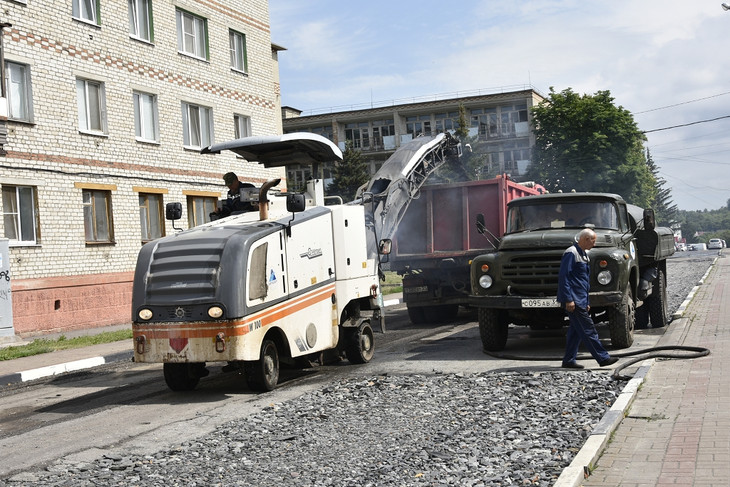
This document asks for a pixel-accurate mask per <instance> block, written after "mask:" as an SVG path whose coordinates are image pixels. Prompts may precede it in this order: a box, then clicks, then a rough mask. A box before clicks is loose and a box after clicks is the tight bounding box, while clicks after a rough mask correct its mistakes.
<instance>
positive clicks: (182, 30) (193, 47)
mask: <svg viewBox="0 0 730 487" xmlns="http://www.w3.org/2000/svg"><path fill="white" fill-rule="evenodd" d="M175 17H176V20H177V50H178V51H180V52H181V53H183V54H188V55H190V56H194V57H197V58H200V59H205V60H207V59H208V24H207V21H206V19H204V18H203V17H198V16H197V15H193V14H191V13H189V12H185V11H184V10H177V11H176V12H175Z"/></svg>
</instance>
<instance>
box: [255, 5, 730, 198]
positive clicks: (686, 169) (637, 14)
mask: <svg viewBox="0 0 730 487" xmlns="http://www.w3.org/2000/svg"><path fill="white" fill-rule="evenodd" d="M728 3H730V2H728ZM269 9H270V16H271V32H272V35H271V38H272V42H274V43H275V44H279V45H281V46H283V47H285V48H286V49H287V50H286V51H283V52H281V53H280V54H279V64H280V66H279V68H280V76H281V91H282V104H283V105H285V106H291V107H294V108H297V109H299V110H303V111H304V115H306V114H307V112H308V111H322V110H324V109H331V108H332V109H333V110H348V109H352V108H364V107H368V106H370V104H371V103H373V104H382V103H383V102H390V101H393V100H395V102H396V103H407V102H409V101H423V100H424V99H427V98H428V97H429V96H431V97H433V96H434V95H439V96H442V95H448V94H453V95H454V96H464V95H473V94H477V93H478V92H479V91H482V92H485V93H490V92H494V91H495V90H498V89H506V90H512V89H523V88H524V87H529V86H532V87H533V88H535V89H536V90H537V91H538V92H540V93H542V94H543V95H547V94H548V93H549V91H550V87H553V88H554V89H555V90H556V91H562V90H564V89H566V88H572V89H573V91H575V92H577V93H580V94H594V93H595V92H597V91H600V90H608V91H610V92H611V94H612V96H613V97H614V98H615V104H616V105H620V106H622V107H624V108H625V109H627V110H629V111H631V112H632V113H633V114H634V119H635V120H636V122H637V124H638V126H639V128H640V129H641V130H644V131H652V130H656V129H663V128H666V127H672V126H677V125H685V124H691V125H687V126H685V127H681V128H673V129H669V130H661V131H656V132H649V133H647V137H648V142H647V146H648V148H649V149H650V150H651V153H652V156H653V158H654V160H655V162H656V163H657V165H658V166H659V175H660V176H661V177H663V178H664V179H665V180H666V181H667V186H668V187H669V188H671V190H672V199H673V201H674V203H676V204H677V205H678V206H679V208H680V209H683V210H702V209H710V210H712V209H718V208H721V207H724V206H725V205H726V203H727V201H728V199H730V11H725V10H723V8H722V7H721V1H720V0H717V1H715V0H662V1H659V0H612V1H604V2H587V1H585V0H555V1H549V0H543V1H529V0H528V1H522V2H511V1H507V2H505V1H499V2H498V1H476V2H474V1H464V2H454V3H452V2H448V1H446V2H445V1H443V0H440V1H435V0H419V1H411V0H389V1H385V0H370V1H368V2H351V1H343V0H337V1H335V0H308V1H301V0H272V1H271V2H269ZM720 117H727V118H720ZM717 118H720V119H719V120H716V121H707V122H703V121H706V120H711V119H717Z"/></svg>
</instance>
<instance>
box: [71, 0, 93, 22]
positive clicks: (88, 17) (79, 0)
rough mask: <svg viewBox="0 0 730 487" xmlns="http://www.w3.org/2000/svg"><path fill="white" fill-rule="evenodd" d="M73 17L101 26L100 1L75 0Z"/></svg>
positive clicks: (72, 8) (72, 9)
mask: <svg viewBox="0 0 730 487" xmlns="http://www.w3.org/2000/svg"><path fill="white" fill-rule="evenodd" d="M71 15H72V16H73V18H75V19H77V20H82V21H84V22H89V23H91V24H97V25H98V24H99V0H73V2H72V6H71Z"/></svg>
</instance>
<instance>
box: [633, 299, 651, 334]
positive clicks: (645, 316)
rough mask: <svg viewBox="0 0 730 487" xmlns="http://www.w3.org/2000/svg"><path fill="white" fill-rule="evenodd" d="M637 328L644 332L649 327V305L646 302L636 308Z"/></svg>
mask: <svg viewBox="0 0 730 487" xmlns="http://www.w3.org/2000/svg"><path fill="white" fill-rule="evenodd" d="M635 315H636V326H635V327H634V329H636V330H643V329H644V328H648V327H649V305H648V304H647V302H646V301H645V302H644V304H643V305H641V306H639V307H638V308H636V312H635Z"/></svg>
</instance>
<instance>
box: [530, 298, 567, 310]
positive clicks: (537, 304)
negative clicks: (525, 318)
mask: <svg viewBox="0 0 730 487" xmlns="http://www.w3.org/2000/svg"><path fill="white" fill-rule="evenodd" d="M522 307H523V308H559V307H560V303H558V302H557V301H556V300H555V298H537V299H523V300H522Z"/></svg>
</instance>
